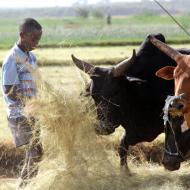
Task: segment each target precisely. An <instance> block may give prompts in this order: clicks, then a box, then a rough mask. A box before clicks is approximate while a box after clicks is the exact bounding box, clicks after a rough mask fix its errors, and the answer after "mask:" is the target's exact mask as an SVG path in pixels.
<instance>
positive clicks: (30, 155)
mask: <svg viewBox="0 0 190 190" xmlns="http://www.w3.org/2000/svg"><path fill="white" fill-rule="evenodd" d="M41 35H42V27H41V25H40V24H39V23H38V22H37V21H36V20H35V19H33V18H26V19H24V20H23V22H22V23H21V24H20V26H19V38H18V41H17V42H16V43H15V45H14V46H13V47H12V49H11V50H10V51H9V53H8V55H7V56H6V58H5V59H4V61H3V65H2V91H3V97H4V100H5V102H6V104H7V120H8V127H9V128H10V129H11V132H12V135H13V140H14V144H15V146H16V147H21V146H23V145H25V146H26V148H25V150H26V155H25V161H24V166H23V168H22V171H21V176H20V177H21V178H20V180H19V181H20V182H19V184H18V186H19V187H20V186H23V185H25V184H26V183H27V179H29V178H31V177H32V176H34V175H35V174H36V172H37V169H34V165H35V163H37V162H39V160H40V158H41V156H42V152H43V151H42V146H41V144H40V143H39V131H38V132H36V134H37V135H38V137H37V138H36V139H35V140H33V139H32V137H34V135H33V134H34V133H33V126H34V124H35V119H34V118H27V117H26V116H25V114H24V106H25V100H26V99H30V98H32V97H34V96H35V95H36V86H35V78H34V76H33V75H32V73H31V71H30V70H29V69H28V67H27V64H29V65H30V66H31V67H32V68H33V69H34V70H35V69H37V67H38V66H37V61H36V57H35V55H34V54H33V53H32V52H31V51H32V50H34V49H35V48H36V47H37V45H38V42H39V40H40V38H41Z"/></svg>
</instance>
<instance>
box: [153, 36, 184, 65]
mask: <svg viewBox="0 0 190 190" xmlns="http://www.w3.org/2000/svg"><path fill="white" fill-rule="evenodd" d="M149 39H150V41H151V42H152V44H153V45H154V46H156V47H157V48H158V49H159V50H161V51H162V52H164V53H165V54H166V55H168V56H169V57H170V58H171V59H173V60H174V61H176V62H177V60H178V59H179V57H181V56H182V54H181V53H180V52H178V51H177V50H175V49H173V48H172V47H170V46H168V45H167V44H165V43H163V42H161V41H160V40H158V39H156V38H155V37H153V36H151V35H150V36H149Z"/></svg>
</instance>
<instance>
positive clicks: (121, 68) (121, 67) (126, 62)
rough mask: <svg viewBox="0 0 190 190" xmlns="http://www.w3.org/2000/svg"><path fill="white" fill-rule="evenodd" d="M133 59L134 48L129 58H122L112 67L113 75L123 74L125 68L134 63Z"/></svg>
mask: <svg viewBox="0 0 190 190" xmlns="http://www.w3.org/2000/svg"><path fill="white" fill-rule="evenodd" d="M135 59H136V51H135V49H133V55H132V57H131V58H129V59H125V60H123V61H122V62H120V63H118V64H117V65H116V66H115V67H114V72H113V74H114V76H115V77H118V76H121V75H123V74H124V73H125V72H126V70H127V69H128V68H129V66H130V65H131V64H132V63H134V61H135Z"/></svg>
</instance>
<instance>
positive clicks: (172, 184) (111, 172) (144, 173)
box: [0, 81, 190, 190]
mask: <svg viewBox="0 0 190 190" xmlns="http://www.w3.org/2000/svg"><path fill="white" fill-rule="evenodd" d="M91 106H92V105H91V103H90V102H88V101H87V100H84V99H82V98H79V96H78V95H76V94H75V92H71V93H69V92H66V91H65V90H64V89H62V88H55V87H53V86H52V85H50V84H48V83H44V82H43V81H41V82H39V84H38V96H37V98H36V99H33V100H31V101H28V103H27V106H26V110H27V111H26V113H27V114H28V115H30V116H31V115H32V116H34V117H35V118H36V119H37V121H38V122H37V123H36V126H35V127H36V128H38V127H39V126H40V129H41V142H42V144H43V147H44V156H43V159H42V161H41V162H40V163H39V171H38V174H37V176H36V177H34V178H32V180H31V182H30V183H29V184H28V185H27V186H26V187H25V188H24V190H79V189H81V190H126V189H130V190H136V189H138V190H140V189H143V190H144V189H146V190H148V189H151V190H153V189H155V190H157V189H164V190H166V189H168V190H169V189H176V190H177V189H178V190H179V189H184V185H185V184H184V182H183V179H184V178H183V176H184V174H182V175H181V174H180V173H179V174H176V173H173V174H172V173H169V172H165V171H164V170H163V167H160V166H158V165H151V164H150V163H146V162H145V163H144V164H143V165H141V166H139V165H135V164H134V163H133V162H132V160H129V167H130V168H132V175H128V173H127V172H126V171H120V167H119V157H118V156H117V155H116V154H115V152H114V151H112V150H113V149H110V147H109V148H108V149H107V148H106V146H104V143H103V142H105V141H101V138H99V137H98V136H97V135H96V134H95V132H94V128H93V126H94V124H95V123H96V122H97V121H96V119H95V118H96V116H95V115H96V114H95V113H94V110H93V109H92V107H91ZM189 185H190V184H189ZM0 189H2V190H3V189H6V190H7V189H9V190H10V189H13V186H12V184H11V185H10V186H9V185H8V186H6V184H2V185H0Z"/></svg>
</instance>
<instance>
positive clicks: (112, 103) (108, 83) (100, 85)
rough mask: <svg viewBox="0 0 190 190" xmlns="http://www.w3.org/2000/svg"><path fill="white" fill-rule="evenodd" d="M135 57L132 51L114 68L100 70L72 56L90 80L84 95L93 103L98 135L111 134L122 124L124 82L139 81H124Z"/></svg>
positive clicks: (133, 80) (132, 79)
mask: <svg viewBox="0 0 190 190" xmlns="http://www.w3.org/2000/svg"><path fill="white" fill-rule="evenodd" d="M135 57H136V54H135V50H134V51H133V56H132V57H131V58H129V59H126V60H124V61H122V62H121V63H118V64H117V65H116V66H114V67H111V68H102V67H95V66H93V65H92V64H90V63H87V62H85V61H82V60H80V59H78V58H76V57H75V56H74V55H72V59H73V62H74V63H75V65H76V66H77V67H78V68H79V69H81V70H82V71H84V72H85V73H87V74H88V75H89V77H90V78H91V81H90V84H89V85H88V88H87V89H86V91H87V93H85V94H89V95H90V96H91V97H92V98H93V100H94V102H95V105H96V108H97V118H98V121H99V124H98V126H97V127H96V132H97V133H99V134H104V135H107V134H110V133H113V132H114V131H115V128H116V127H118V126H119V125H120V124H122V123H121V122H122V119H121V117H122V116H121V115H122V114H124V113H121V107H122V106H123V104H125V103H126V101H127V97H126V96H125V94H124V91H125V90H126V88H127V86H126V85H127V84H126V81H128V83H135V82H139V81H141V80H140V79H137V78H135V79H134V78H131V77H129V79H126V76H124V74H125V72H126V70H127V68H128V67H129V65H130V64H133V62H134V61H135ZM123 96H125V97H123ZM124 99H125V101H124Z"/></svg>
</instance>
